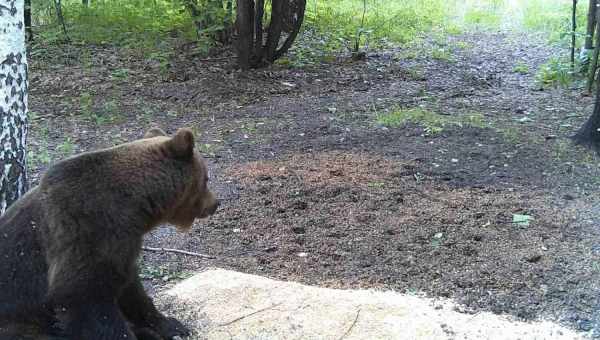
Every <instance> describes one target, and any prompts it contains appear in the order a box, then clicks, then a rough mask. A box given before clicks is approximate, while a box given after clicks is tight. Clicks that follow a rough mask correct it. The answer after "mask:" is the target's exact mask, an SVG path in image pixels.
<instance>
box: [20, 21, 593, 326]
mask: <svg viewBox="0 0 600 340" xmlns="http://www.w3.org/2000/svg"><path fill="white" fill-rule="evenodd" d="M432 51H434V53H433V56H432ZM219 53H220V54H219ZM219 53H218V54H217V55H216V56H214V57H212V59H209V60H206V59H202V60H201V59H199V58H197V57H193V56H191V55H190V54H188V53H187V52H186V50H184V49H182V51H181V54H180V55H179V56H178V57H177V58H173V59H171V60H170V61H169V62H168V63H155V62H148V61H146V59H144V58H142V57H139V56H135V55H133V54H130V53H123V52H122V51H121V50H119V49H118V48H117V47H111V46H40V45H37V46H35V47H34V48H33V50H32V51H31V54H30V56H31V57H30V63H31V83H30V108H31V111H32V112H33V114H32V126H31V134H30V144H29V145H30V150H31V152H30V156H31V157H30V164H32V166H31V176H32V180H33V182H34V183H35V182H36V181H37V179H38V178H39V174H40V173H41V172H42V171H43V170H44V169H45V168H47V166H48V165H49V164H51V163H52V162H53V161H54V160H58V159H61V158H63V157H65V156H66V155H69V154H73V153H77V152H81V151H86V150H92V149H96V148H100V147H105V146H110V145H115V144H118V143H121V142H124V141H128V140H132V139H135V138H139V137H141V136H142V135H143V133H144V131H145V130H146V129H148V128H149V127H152V126H156V125H158V126H161V127H163V128H165V129H166V130H168V131H169V132H174V131H175V130H176V129H177V128H179V127H185V126H187V127H191V128H192V129H194V130H195V131H196V132H197V136H198V147H199V148H200V149H201V150H202V152H203V154H204V155H205V156H206V158H207V161H208V163H209V167H210V169H211V179H212V187H213V189H214V191H215V192H216V193H217V194H218V195H219V196H220V198H221V199H223V201H224V204H223V206H222V208H221V209H220V211H219V213H218V214H217V215H215V216H213V217H211V218H209V219H208V220H205V221H200V222H199V223H197V225H196V226H195V228H194V229H193V231H192V232H191V233H188V234H181V233H178V232H176V231H175V230H174V229H173V228H161V229H158V230H156V231H155V232H153V233H152V234H151V235H149V237H148V238H147V241H146V245H148V246H153V247H167V248H177V249H182V250H188V251H194V252H200V253H205V254H210V255H212V256H214V259H203V258H198V257H193V256H185V255H179V254H173V253H160V252H144V254H143V259H142V264H143V270H142V275H143V277H144V278H145V280H146V283H147V286H148V288H149V289H151V290H154V289H164V288H165V287H166V286H170V285H172V283H173V282H176V281H178V280H179V279H181V278H183V277H185V276H187V275H189V273H193V272H198V271H201V270H203V269H205V268H209V267H221V268H227V269H233V270H237V271H241V272H246V273H252V274H258V275H263V276H267V277H271V278H276V279H283V280H293V281H299V282H302V283H306V284H311V285H318V286H324V287H335V288H347V287H348V288H350V287H351V288H364V287H370V288H381V289H393V290H397V291H401V292H406V291H408V292H415V293H424V294H426V295H427V296H431V297H448V298H452V299H454V300H456V301H457V302H459V303H461V304H462V305H463V306H464V309H463V310H464V311H465V312H470V313H477V312H478V311H492V312H496V313H507V314H511V315H513V316H516V317H517V318H520V319H525V320H531V319H538V318H546V319H551V320H557V321H561V322H563V323H565V324H567V325H569V326H570V327H573V328H574V329H577V330H581V331H592V330H593V329H596V330H597V331H598V332H600V228H598V226H599V225H600V158H598V157H597V156H594V155H593V154H591V153H590V152H588V151H587V150H584V149H581V148H579V147H576V146H574V145H572V144H571V142H570V140H569V136H570V135H572V134H573V133H574V132H575V131H576V129H577V128H578V127H579V126H581V125H582V124H583V122H584V121H585V119H586V118H587V117H588V116H589V114H590V113H591V108H592V104H593V98H591V97H586V96H582V94H581V93H582V90H581V89H563V88H550V89H544V90H541V89H540V87H539V86H538V85H536V81H535V74H536V73H537V70H538V69H539V67H540V65H542V64H543V63H544V62H546V61H547V60H548V59H549V58H550V57H552V56H559V55H563V54H564V51H562V50H560V49H557V48H554V47H551V46H548V45H547V44H546V43H544V42H542V41H533V42H532V41H531V38H530V37H528V39H524V38H523V37H522V36H520V35H518V34H516V33H502V32H487V33H481V32H480V33H469V34H463V35H460V36H454V37H448V38H447V39H431V40H430V41H427V42H423V43H422V44H421V45H419V46H414V47H412V48H411V49H408V48H406V49H402V48H396V49H394V48H390V49H386V50H384V51H379V52H377V53H370V54H369V56H368V59H367V60H366V61H359V62H351V61H349V60H347V59H345V58H337V59H329V60H327V61H322V62H319V63H315V64H311V65H307V66H304V67H296V68H294V67H289V65H288V66H282V65H279V66H273V67H271V68H268V69H264V70H257V71H250V72H246V73H242V72H239V71H236V70H235V69H233V67H232V66H231V64H232V62H233V60H232V59H231V58H230V54H229V53H228V52H227V51H221V52H219ZM400 109H419V110H421V111H422V112H433V113H434V114H428V115H425V116H424V117H421V118H420V119H421V120H420V121H418V119H416V118H415V119H414V122H413V123H409V124H407V125H403V126H399V127H393V126H384V125H382V124H381V121H382V119H386V118H389V119H392V120H393V119H394V117H395V116H394V115H393V114H394V113H395V112H396V113H397V112H399V111H400ZM413 111H414V110H413ZM515 214H518V215H527V216H530V217H532V218H533V219H532V220H530V221H529V223H528V225H525V224H526V223H515V222H513V218H514V216H515Z"/></svg>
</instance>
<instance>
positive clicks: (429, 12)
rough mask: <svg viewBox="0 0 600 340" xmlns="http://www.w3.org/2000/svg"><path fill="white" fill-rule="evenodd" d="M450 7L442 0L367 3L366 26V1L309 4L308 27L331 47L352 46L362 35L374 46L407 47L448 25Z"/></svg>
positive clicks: (370, 0) (312, 0) (376, 0)
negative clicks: (412, 42)
mask: <svg viewBox="0 0 600 340" xmlns="http://www.w3.org/2000/svg"><path fill="white" fill-rule="evenodd" d="M447 4H448V2H447V1H443V0H429V1H422V0H405V1H389V0H368V1H367V10H366V12H365V15H364V22H363V1H360V0H337V1H318V0H309V1H308V2H307V6H306V19H305V22H306V26H305V27H306V28H308V29H314V30H316V31H317V32H320V33H322V34H323V35H325V36H328V37H330V38H331V40H332V41H331V44H332V45H340V44H343V43H344V41H343V40H345V41H346V42H352V41H354V40H355V39H356V38H357V36H358V34H359V33H361V36H362V37H363V38H364V39H366V40H368V41H369V42H370V44H371V45H373V44H377V43H380V42H382V41H393V42H399V43H405V42H410V41H413V40H414V39H415V38H416V37H418V36H419V35H420V34H421V33H423V32H428V31H431V30H432V29H435V28H443V27H445V26H446V25H448V24H449V21H448V19H449V16H448V13H449V7H448V5H447ZM363 23H364V25H361V24H363ZM361 27H362V28H361Z"/></svg>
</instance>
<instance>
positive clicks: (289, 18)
mask: <svg viewBox="0 0 600 340" xmlns="http://www.w3.org/2000/svg"><path fill="white" fill-rule="evenodd" d="M267 5H268V4H267V3H266V2H265V1H264V0H237V8H236V23H235V30H236V32H237V39H236V40H235V41H234V43H235V48H236V50H237V53H238V64H239V66H240V67H241V68H242V69H248V68H256V67H262V66H265V65H268V64H271V63H273V62H274V61H275V60H277V59H278V58H280V57H281V56H282V55H283V54H285V52H287V50H289V48H290V47H291V46H292V44H293V43H294V40H295V39H296V37H297V36H298V33H299V32H300V28H301V27H302V22H303V20H304V11H305V9H306V0H272V1H271V8H270V11H268V10H267V8H265V6H267ZM268 13H270V19H269V20H268V21H267V20H265V14H268ZM265 22H268V23H269V24H268V27H267V28H265Z"/></svg>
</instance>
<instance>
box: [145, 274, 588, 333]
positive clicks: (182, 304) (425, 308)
mask: <svg viewBox="0 0 600 340" xmlns="http://www.w3.org/2000/svg"><path fill="white" fill-rule="evenodd" d="M157 301H158V304H159V305H160V306H161V307H162V308H163V309H166V310H167V312H168V313H170V314H171V315H174V316H177V317H178V318H179V319H180V320H182V321H184V322H185V323H187V324H188V325H190V326H192V327H193V329H194V335H193V336H192V337H191V338H192V339H215V340H216V339H219V340H221V339H239V340H242V339H244V340H250V339H253V340H258V339H324V340H325V339H327V340H328V339H332V340H333V339H335V340H340V339H347V340H352V339H355V340H359V339H360V340H365V339H427V340H432V339H477V340H482V339H494V340H496V339H497V340H500V339H506V340H509V339H510V340H516V339H524V340H525V339H526V340H541V339H552V340H554V339H569V340H574V339H584V338H585V337H584V336H583V335H582V334H579V333H575V332H573V331H572V330H570V329H566V328H563V327H561V326H559V325H557V324H554V323H551V322H548V321H540V322H533V323H524V322H517V321H514V320H511V319H509V318H508V317H504V316H499V315H495V314H491V313H478V314H464V313H460V312H457V311H456V305H455V304H453V303H452V302H451V301H440V300H433V299H428V298H423V297H418V296H414V295H408V294H399V293H395V292H381V291H373V290H338V289H327V288H319V287H309V286H305V285H301V284H298V283H293V282H282V281H276V280H271V279H267V278H263V277H260V276H255V275H248V274H242V273H237V272H232V271H227V270H221V269H214V270H207V271H205V272H202V273H200V274H197V275H195V276H193V277H191V278H189V279H187V280H185V281H183V282H181V283H179V284H177V285H176V286H175V287H173V288H172V289H170V290H168V291H165V292H164V293H162V294H161V295H160V296H159V297H158V298H157Z"/></svg>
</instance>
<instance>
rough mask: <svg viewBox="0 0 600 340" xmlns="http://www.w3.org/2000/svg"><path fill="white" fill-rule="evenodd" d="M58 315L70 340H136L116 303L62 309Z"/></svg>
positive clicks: (89, 304)
mask: <svg viewBox="0 0 600 340" xmlns="http://www.w3.org/2000/svg"><path fill="white" fill-rule="evenodd" d="M58 314H59V315H60V318H61V319H62V320H64V323H65V325H66V327H65V332H66V333H67V334H68V335H69V339H85V340H115V339H128V340H136V339H137V338H136V336H135V335H134V334H133V332H132V331H131V330H130V329H129V326H128V325H127V322H126V321H125V318H124V317H123V315H122V314H121V311H120V310H119V307H118V306H117V304H116V303H111V302H92V301H88V302H87V303H85V304H77V305H72V306H64V307H61V308H60V310H59V312H58Z"/></svg>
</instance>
